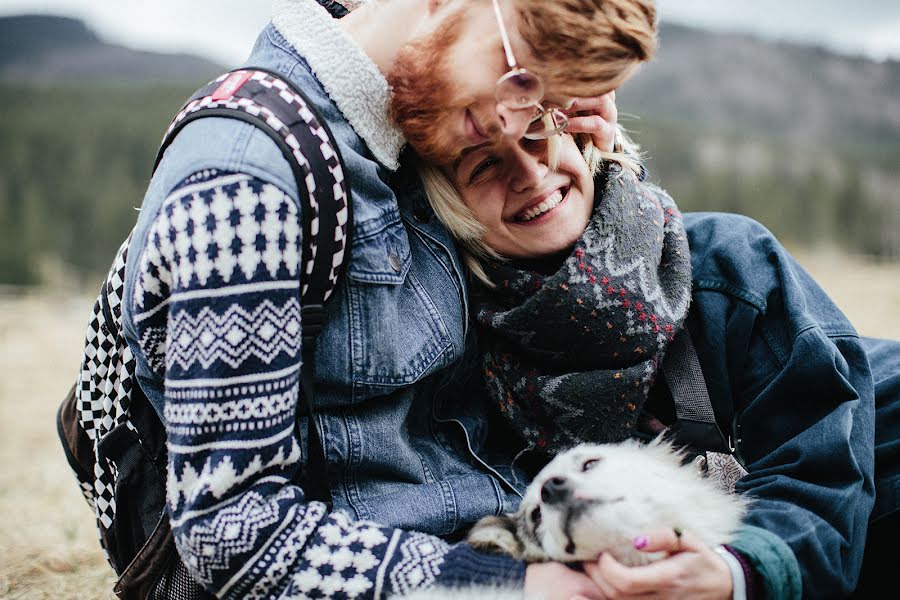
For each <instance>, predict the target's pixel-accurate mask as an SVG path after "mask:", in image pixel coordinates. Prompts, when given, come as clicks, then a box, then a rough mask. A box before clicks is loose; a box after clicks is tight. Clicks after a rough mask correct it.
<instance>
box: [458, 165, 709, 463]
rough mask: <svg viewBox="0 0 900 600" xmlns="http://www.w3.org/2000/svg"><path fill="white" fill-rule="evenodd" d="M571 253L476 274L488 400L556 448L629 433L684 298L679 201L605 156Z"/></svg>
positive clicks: (528, 436) (531, 439) (686, 256)
mask: <svg viewBox="0 0 900 600" xmlns="http://www.w3.org/2000/svg"><path fill="white" fill-rule="evenodd" d="M597 190H598V193H597V195H596V201H595V208H594V212H593V215H592V217H591V220H590V222H589V223H588V226H587V228H586V229H585V232H584V234H582V236H581V238H580V239H579V240H578V242H577V243H576V244H575V247H574V248H573V249H572V251H571V253H570V254H567V255H566V256H565V257H564V258H563V259H561V261H562V264H561V266H560V260H557V261H555V265H554V266H553V267H552V268H551V269H550V271H552V272H548V269H546V268H541V266H540V264H539V262H532V263H524V262H504V263H492V264H489V265H486V271H487V274H488V276H489V277H490V278H491V281H493V282H494V283H495V284H496V285H497V287H496V288H495V289H488V288H487V287H485V286H482V285H476V286H474V289H473V292H472V308H473V311H474V314H475V315H476V319H477V324H478V326H479V340H480V344H481V350H482V354H483V368H484V376H485V381H486V383H487V389H488V392H489V395H490V397H491V399H492V400H493V402H494V403H495V404H496V405H497V407H498V408H499V410H500V412H501V413H502V414H503V416H504V417H505V418H506V419H507V420H508V421H509V423H510V424H511V425H512V426H513V428H514V430H515V431H516V433H518V434H519V435H521V436H522V437H523V438H524V440H525V441H526V442H528V443H529V444H531V445H533V446H534V447H537V448H539V449H541V450H544V451H546V452H555V451H558V450H560V449H562V448H566V447H569V446H571V445H573V444H577V443H580V442H583V441H591V442H595V443H599V442H612V441H618V440H622V439H625V438H627V437H629V436H630V435H631V432H632V431H633V430H634V429H635V427H636V424H637V419H638V416H639V413H640V412H641V408H642V406H643V404H644V402H645V401H646V399H647V394H648V393H649V390H650V387H651V385H652V384H653V381H654V377H655V375H656V373H657V370H658V368H659V365H660V364H661V363H662V357H663V354H664V353H665V351H666V347H667V346H668V344H669V342H671V341H672V339H673V338H674V336H675V334H676V333H677V332H678V331H679V330H680V329H681V327H682V325H683V323H684V319H685V317H686V316H687V311H688V305H689V303H690V298H691V264H690V251H689V250H688V244H687V236H686V234H685V231H684V223H683V222H682V218H681V213H679V212H678V208H677V207H676V206H675V203H674V202H673V200H672V199H671V198H670V197H669V196H668V194H666V193H665V192H664V191H663V190H661V189H659V188H658V187H656V186H654V185H651V184H647V183H641V182H639V181H638V180H637V178H636V177H635V176H634V175H633V174H632V173H631V172H630V171H627V170H622V169H620V168H618V167H617V166H613V167H611V168H610V169H609V171H608V172H607V176H606V177H599V178H598V180H597Z"/></svg>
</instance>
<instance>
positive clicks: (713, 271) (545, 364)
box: [421, 99, 900, 598]
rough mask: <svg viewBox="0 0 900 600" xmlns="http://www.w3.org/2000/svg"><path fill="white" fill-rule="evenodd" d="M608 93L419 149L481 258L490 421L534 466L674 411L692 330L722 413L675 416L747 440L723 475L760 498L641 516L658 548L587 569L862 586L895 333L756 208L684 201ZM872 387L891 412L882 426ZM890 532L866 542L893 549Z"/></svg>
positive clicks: (778, 587)
mask: <svg viewBox="0 0 900 600" xmlns="http://www.w3.org/2000/svg"><path fill="white" fill-rule="evenodd" d="M608 100H609V99H607V101H608ZM598 112H599V113H600V115H601V119H602V120H604V121H605V123H606V127H605V128H600V127H597V126H596V125H597V123H596V120H595V121H594V127H593V128H588V127H585V126H584V125H585V124H584V123H583V122H578V121H577V118H578V117H577V116H575V118H573V119H572V120H571V122H572V123H573V124H574V125H575V127H573V129H574V130H575V131H577V132H578V135H577V136H575V137H573V136H571V135H568V134H561V135H558V136H556V137H555V138H554V139H551V140H549V141H547V140H544V141H540V140H528V139H522V140H519V141H511V140H509V139H505V140H498V141H496V142H494V143H490V144H485V145H483V146H481V147H479V148H477V149H475V150H474V151H471V152H469V153H466V154H465V155H464V156H462V157H461V158H460V159H458V160H456V161H454V162H453V163H451V164H447V165H443V166H429V165H423V166H422V167H421V171H422V173H423V179H424V181H425V183H426V186H425V187H426V190H427V193H428V197H429V200H430V202H431V205H432V206H433V209H434V211H435V213H436V214H437V215H438V216H439V218H440V219H441V220H442V221H443V222H444V224H445V225H446V226H447V227H448V229H449V230H450V231H451V232H453V234H454V235H455V237H456V239H457V240H458V241H459V244H460V246H461V248H462V252H463V253H464V257H465V258H464V260H465V262H466V264H467V265H468V268H469V271H470V274H471V277H470V312H471V315H470V316H471V318H472V319H473V320H474V322H475V324H476V325H477V328H476V330H477V334H478V339H479V346H480V354H481V368H482V372H483V379H484V389H485V391H486V393H487V396H488V397H489V398H490V401H491V402H492V403H493V405H494V409H495V411H496V413H497V414H499V415H502V418H503V419H502V420H503V421H505V422H506V424H507V425H508V426H509V430H510V431H511V433H512V435H511V436H509V437H507V438H504V439H503V440H502V442H501V443H504V444H518V448H520V449H521V453H520V455H519V456H520V458H519V459H517V463H516V465H514V466H515V467H522V468H523V470H525V471H526V474H530V475H533V474H534V472H535V471H534V468H535V467H537V466H540V465H541V464H543V463H544V462H545V461H546V460H547V459H548V458H549V456H551V455H552V454H553V453H554V452H556V451H558V450H560V449H562V448H565V447H566V446H568V445H572V444H575V443H578V442H583V441H590V442H609V441H617V440H621V439H625V438H630V437H641V436H650V435H655V434H656V433H659V432H660V431H661V430H664V429H665V428H667V427H670V426H672V425H673V424H675V423H676V422H679V421H680V423H678V424H679V425H684V423H685V421H684V419H680V418H679V417H680V415H678V414H676V408H675V406H674V404H673V400H672V394H671V391H670V389H669V386H668V384H667V382H666V378H664V377H663V376H662V372H661V365H662V364H663V362H664V360H665V357H666V355H667V351H668V350H669V349H670V348H671V347H672V345H673V344H674V343H675V341H676V340H677V339H678V337H679V336H682V335H687V334H689V336H690V338H691V339H692V340H693V344H694V346H695V347H696V351H697V355H698V357H699V363H700V367H701V369H702V372H703V375H704V376H705V381H706V387H707V389H708V391H709V394H710V397H711V402H712V406H713V408H714V412H715V415H714V416H715V425H716V426H717V427H716V428H717V430H718V431H719V432H720V434H721V435H720V436H719V438H718V439H716V438H715V436H713V437H712V438H706V439H698V438H697V437H696V436H694V437H693V438H692V437H691V435H690V431H688V428H686V427H680V428H677V429H678V431H675V432H674V433H673V435H674V436H675V439H676V441H681V442H684V443H690V444H691V445H694V446H699V447H700V448H699V449H700V450H717V451H719V452H725V453H731V454H733V456H734V457H735V458H736V459H737V460H738V461H739V462H740V464H741V465H742V467H743V468H741V470H740V471H739V472H738V475H737V476H736V477H739V479H738V480H737V481H736V483H735V490H736V492H737V493H741V494H746V495H748V496H750V497H752V499H753V502H752V503H751V508H750V511H749V513H748V515H747V518H746V520H745V525H744V527H742V529H741V531H740V533H739V535H738V537H737V539H736V540H735V541H734V543H733V544H732V545H730V546H727V547H724V548H718V549H712V548H707V547H704V546H703V545H702V544H700V543H698V542H697V540H696V539H695V538H694V537H693V536H691V533H690V532H684V534H683V535H680V536H676V535H673V532H672V531H651V532H647V535H646V536H641V537H640V538H639V539H637V540H635V544H636V546H637V547H640V548H642V549H644V550H647V551H658V550H667V551H669V552H671V553H672V556H671V557H670V558H669V559H667V560H664V561H661V562H659V563H657V564H655V565H652V566H647V567H638V568H631V569H629V568H625V567H623V566H622V565H620V564H618V563H617V562H616V561H615V560H614V559H612V558H611V557H608V556H604V557H601V558H600V560H599V561H598V562H596V563H591V564H587V565H585V567H586V572H587V573H588V574H589V575H590V576H591V578H592V579H593V580H594V581H595V582H596V584H597V585H598V587H599V589H600V590H601V591H602V593H603V597H604V598H624V597H632V596H634V595H644V594H650V595H652V596H653V597H660V598H669V597H691V598H730V597H734V598H739V597H741V598H743V597H747V598H752V597H759V598H800V597H801V595H802V596H803V597H811V598H825V597H845V596H848V595H850V594H852V593H853V590H854V589H855V587H856V585H857V578H858V575H859V572H860V567H861V564H862V559H863V553H864V548H865V550H866V555H867V557H868V556H870V555H871V562H872V563H873V564H877V561H878V560H879V559H878V556H879V552H878V550H877V549H874V548H873V547H871V544H870V547H868V548H866V546H865V540H866V529H867V522H868V520H869V519H870V517H871V518H872V519H873V522H874V521H875V520H877V519H879V518H881V520H880V524H881V527H888V528H889V530H891V531H896V521H897V516H896V515H897V507H896V499H895V496H889V495H888V494H885V495H884V499H883V500H882V499H881V497H880V496H879V503H878V505H877V506H876V509H875V511H872V506H873V497H874V495H875V493H874V490H873V485H872V479H873V450H874V451H875V453H876V454H877V456H879V458H880V461H881V462H880V463H879V481H878V482H876V489H878V487H879V485H880V486H882V487H881V489H883V490H885V491H889V490H890V489H891V488H890V485H891V483H890V482H891V481H896V480H897V473H898V472H900V469H898V467H897V464H898V461H897V459H896V453H897V452H896V450H891V440H895V439H897V419H896V417H894V418H893V419H889V417H888V416H887V415H889V413H890V412H891V411H890V409H889V408H888V407H890V406H893V407H895V408H894V409H893V412H894V414H896V407H897V406H900V394H898V387H900V386H898V383H897V380H898V378H897V376H896V371H897V357H898V356H900V344H897V343H896V342H891V341H885V340H865V339H860V338H859V337H857V336H856V334H855V332H854V330H853V327H852V326H851V325H850V323H849V322H847V319H846V318H845V317H844V316H843V315H842V314H841V313H840V311H839V310H838V309H837V308H836V307H835V305H834V304H833V303H832V302H831V301H830V300H829V299H828V298H827V296H826V295H825V293H824V292H823V291H822V290H821V289H820V288H819V287H818V285H816V283H815V282H814V281H812V279H811V278H810V277H809V276H808V275H807V274H806V273H805V272H804V271H803V270H802V269H801V268H800V267H799V266H798V265H797V263H796V262H794V260H793V259H792V258H791V257H790V255H789V254H788V253H787V252H786V251H785V250H784V249H783V248H782V247H781V245H780V244H779V243H778V242H777V240H775V238H774V237H773V236H772V235H771V234H770V233H769V232H768V231H767V230H765V229H764V228H763V227H762V226H761V225H759V224H758V223H755V222H753V221H751V220H749V219H746V218H743V217H740V216H736V215H722V214H719V215H716V214H696V215H687V216H685V217H683V216H682V215H681V213H680V212H679V211H678V209H677V207H676V205H675V203H674V202H673V201H672V199H671V198H670V197H669V196H668V195H667V194H666V193H665V192H664V191H663V190H662V189H660V188H659V187H657V186H655V185H652V184H649V183H646V182H643V181H641V177H640V174H641V169H640V167H639V166H638V165H637V164H636V161H635V158H634V156H635V155H634V154H633V152H624V153H623V152H621V150H622V148H621V147H616V148H615V150H617V151H618V152H611V151H612V150H613V149H614V148H613V143H612V141H611V139H612V135H611V134H610V132H612V131H615V127H614V125H613V124H614V122H615V114H614V109H613V110H612V111H610V108H609V106H607V107H606V109H605V110H604V109H598ZM588 129H591V131H592V132H593V133H594V135H592V136H590V135H585V134H584V133H585V131H586V130H588ZM570 131H571V130H570ZM620 139H621V138H620ZM620 145H621V144H620ZM620 145H619V146H620ZM870 362H871V370H870ZM892 364H893V367H892V366H891V365H892ZM873 372H874V378H873ZM892 374H893V375H892ZM891 382H893V383H891ZM873 384H874V385H873ZM873 388H874V390H877V391H878V394H879V395H878V402H879V405H880V406H882V407H883V410H882V409H880V410H879V416H880V417H881V416H884V418H882V419H880V420H879V422H878V427H879V430H878V432H877V437H878V438H879V440H880V441H879V442H878V445H877V447H875V448H873V441H872V440H873V437H876V435H873V434H875V433H876V432H875V431H874V427H875V420H874V405H875V392H874V391H873ZM704 445H706V447H703V446H704ZM891 452H893V455H891V454H890V453H891ZM529 467H530V469H529ZM744 468H745V469H746V470H744ZM636 476H639V475H638V474H636ZM879 482H880V483H879ZM892 498H893V499H892ZM891 514H893V515H894V516H893V517H889V515H891ZM891 523H893V525H891ZM891 527H892V529H890V528H891ZM869 539H870V540H875V538H873V537H872V536H870V538H869ZM889 539H890V538H888V537H884V536H882V537H881V538H880V541H879V540H875V541H872V544H875V543H881V544H882V546H883V555H884V556H887V555H889V554H890V552H889V550H888V549H887V548H888V546H887V544H888V540H889ZM869 560H870V559H869V558H867V565H868V562H869ZM547 568H557V567H555V566H551V565H548V566H547ZM864 572H867V573H868V574H869V575H875V576H885V574H886V573H887V571H886V570H881V571H879V570H878V569H868V568H867V570H866V571H864ZM864 583H867V582H864Z"/></svg>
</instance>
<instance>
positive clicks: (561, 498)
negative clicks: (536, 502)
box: [541, 477, 572, 504]
mask: <svg viewBox="0 0 900 600" xmlns="http://www.w3.org/2000/svg"><path fill="white" fill-rule="evenodd" d="M571 495H572V488H571V487H570V486H569V480H568V479H566V478H565V477H552V478H550V479H548V480H547V481H545V482H544V485H542V486H541V500H543V501H544V502H546V503H547V504H561V503H563V502H565V501H566V500H567V499H568V498H569V496H571Z"/></svg>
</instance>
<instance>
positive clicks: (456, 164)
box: [453, 140, 492, 171]
mask: <svg viewBox="0 0 900 600" xmlns="http://www.w3.org/2000/svg"><path fill="white" fill-rule="evenodd" d="M491 143H492V142H491V140H485V141H483V142H481V143H480V144H476V145H475V146H468V147H466V148H463V149H462V152H460V153H459V156H457V157H456V160H454V161H453V170H454V171H456V170H457V169H458V168H459V165H460V163H462V161H463V160H465V158H466V157H467V156H468V155H470V154H472V153H473V152H475V151H476V150H479V149H481V148H484V147H485V146H488V145H490V144H491Z"/></svg>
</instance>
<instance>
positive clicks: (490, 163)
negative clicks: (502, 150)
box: [469, 158, 497, 183]
mask: <svg viewBox="0 0 900 600" xmlns="http://www.w3.org/2000/svg"><path fill="white" fill-rule="evenodd" d="M496 164H497V159H495V158H488V159H485V160H483V161H481V162H480V163H478V165H477V166H476V167H475V168H474V169H472V174H471V175H469V183H472V182H474V181H475V180H476V179H478V178H479V177H481V176H483V175H485V174H486V173H487V172H488V171H489V170H491V169H492V168H493V167H494V166H495V165H496Z"/></svg>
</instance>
